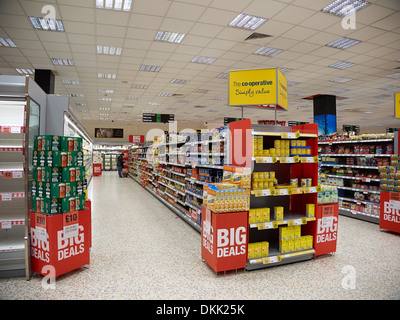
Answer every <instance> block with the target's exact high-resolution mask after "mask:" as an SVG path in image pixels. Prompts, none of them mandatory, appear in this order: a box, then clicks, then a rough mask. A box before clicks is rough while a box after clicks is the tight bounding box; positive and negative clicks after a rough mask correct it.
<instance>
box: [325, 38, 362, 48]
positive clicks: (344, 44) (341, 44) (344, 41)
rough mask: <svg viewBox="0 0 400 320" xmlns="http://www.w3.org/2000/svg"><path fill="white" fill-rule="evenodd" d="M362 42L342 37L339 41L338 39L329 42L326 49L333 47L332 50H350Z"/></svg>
mask: <svg viewBox="0 0 400 320" xmlns="http://www.w3.org/2000/svg"><path fill="white" fill-rule="evenodd" d="M360 42H361V41H360V40H355V39H350V38H346V37H341V38H339V39H336V40H334V41H332V42H329V43H328V44H326V45H325V46H326V47H331V48H336V49H341V50H344V49H347V48H350V47H352V46H354V45H356V44H358V43H360Z"/></svg>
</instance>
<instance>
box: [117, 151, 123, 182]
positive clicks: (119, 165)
mask: <svg viewBox="0 0 400 320" xmlns="http://www.w3.org/2000/svg"><path fill="white" fill-rule="evenodd" d="M122 157H123V155H122V153H121V154H120V155H119V156H118V158H117V168H118V175H119V177H120V178H123V176H122V168H123V167H124V160H123V159H122Z"/></svg>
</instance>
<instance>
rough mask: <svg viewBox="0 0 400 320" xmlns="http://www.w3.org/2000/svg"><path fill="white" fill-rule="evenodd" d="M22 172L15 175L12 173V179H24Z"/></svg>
mask: <svg viewBox="0 0 400 320" xmlns="http://www.w3.org/2000/svg"><path fill="white" fill-rule="evenodd" d="M22 173H23V172H22V171H13V173H12V177H13V179H20V178H22Z"/></svg>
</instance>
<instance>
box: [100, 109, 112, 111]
mask: <svg viewBox="0 0 400 320" xmlns="http://www.w3.org/2000/svg"><path fill="white" fill-rule="evenodd" d="M99 110H102V111H107V110H110V108H99Z"/></svg>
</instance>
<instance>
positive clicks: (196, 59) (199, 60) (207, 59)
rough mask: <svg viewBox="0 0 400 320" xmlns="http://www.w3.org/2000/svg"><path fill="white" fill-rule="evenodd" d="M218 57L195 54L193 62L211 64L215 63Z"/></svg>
mask: <svg viewBox="0 0 400 320" xmlns="http://www.w3.org/2000/svg"><path fill="white" fill-rule="evenodd" d="M215 60H217V58H211V57H205V56H195V57H194V58H193V59H192V61H191V62H194V63H204V64H211V63H213V62H214V61H215Z"/></svg>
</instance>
